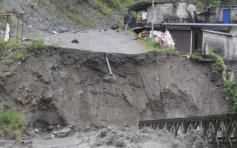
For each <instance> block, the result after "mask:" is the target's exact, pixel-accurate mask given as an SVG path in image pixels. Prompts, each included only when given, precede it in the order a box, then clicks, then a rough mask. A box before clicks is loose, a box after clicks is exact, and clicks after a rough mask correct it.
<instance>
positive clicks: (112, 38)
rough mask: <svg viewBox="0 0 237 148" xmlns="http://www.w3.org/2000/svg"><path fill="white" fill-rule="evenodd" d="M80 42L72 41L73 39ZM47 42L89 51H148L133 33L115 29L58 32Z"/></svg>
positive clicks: (136, 52)
mask: <svg viewBox="0 0 237 148" xmlns="http://www.w3.org/2000/svg"><path fill="white" fill-rule="evenodd" d="M75 39H76V40H78V41H79V43H78V44H76V43H72V40H75ZM44 40H45V41H46V43H56V44H57V45H59V46H61V47H64V48H75V49H82V50H89V51H98V52H108V53H125V54H139V53H144V52H146V51H145V50H144V49H143V47H142V46H141V45H140V44H139V43H137V42H136V41H134V40H133V37H132V35H127V34H123V33H120V32H117V31H114V30H108V31H105V30H86V31H82V32H78V33H71V32H66V33H57V34H50V35H47V36H46V37H45V38H44Z"/></svg>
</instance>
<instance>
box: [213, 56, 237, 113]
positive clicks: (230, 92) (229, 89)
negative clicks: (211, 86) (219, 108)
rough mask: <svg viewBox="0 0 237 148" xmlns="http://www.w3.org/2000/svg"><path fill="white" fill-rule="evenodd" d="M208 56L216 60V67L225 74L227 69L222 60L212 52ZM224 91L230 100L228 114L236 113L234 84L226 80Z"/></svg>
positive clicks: (236, 90) (236, 96) (236, 99)
mask: <svg viewBox="0 0 237 148" xmlns="http://www.w3.org/2000/svg"><path fill="white" fill-rule="evenodd" d="M209 55H211V56H213V57H215V58H216V61H217V63H218V65H219V66H220V68H221V70H222V72H224V73H226V70H227V67H226V65H225V62H224V59H223V58H222V57H221V56H220V55H217V54H216V53H214V52H213V51H210V53H209ZM224 91H225V94H226V96H227V97H228V99H229V100H230V109H229V112H230V113H237V87H236V82H235V81H233V82H231V81H230V80H229V79H228V78H227V79H226V81H225V82H224Z"/></svg>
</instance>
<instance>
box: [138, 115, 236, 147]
mask: <svg viewBox="0 0 237 148" xmlns="http://www.w3.org/2000/svg"><path fill="white" fill-rule="evenodd" d="M144 127H150V128H152V129H157V128H158V129H166V130H168V131H169V132H173V133H174V135H175V136H177V134H178V132H179V131H180V132H182V133H184V134H186V133H187V132H189V131H192V130H199V131H202V133H203V136H205V137H206V138H207V139H208V140H209V142H210V143H214V144H217V145H218V146H220V145H221V144H222V143H228V144H230V146H231V147H234V145H235V146H236V144H237V114H224V115H212V116H199V117H188V118H174V119H159V120H146V121H140V122H139V129H142V128H144Z"/></svg>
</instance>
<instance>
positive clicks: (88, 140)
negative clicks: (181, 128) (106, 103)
mask: <svg viewBox="0 0 237 148" xmlns="http://www.w3.org/2000/svg"><path fill="white" fill-rule="evenodd" d="M45 137H46V136H44V137H41V136H36V137H35V138H34V139H33V140H32V141H30V142H29V141H25V143H20V142H18V143H12V144H10V143H7V144H5V147H7V146H8V147H19V148H24V147H28V146H29V145H30V147H33V148H116V147H124V148H207V141H206V140H205V138H204V137H203V136H202V134H201V132H199V131H196V132H190V133H188V134H186V135H183V134H179V135H178V136H177V137H174V135H173V134H171V133H169V132H167V131H165V130H161V131H154V130H151V129H142V130H140V131H138V130H128V129H127V130H126V129H119V128H116V127H107V128H103V129H100V130H96V131H87V132H85V131H84V132H83V131H81V132H77V133H75V134H72V135H70V136H67V137H66V138H48V139H46V138H45ZM29 143H30V144H29Z"/></svg>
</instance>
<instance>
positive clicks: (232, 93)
mask: <svg viewBox="0 0 237 148" xmlns="http://www.w3.org/2000/svg"><path fill="white" fill-rule="evenodd" d="M224 91H225V93H226V95H227V97H228V98H229V100H230V109H229V112H230V113H237V86H236V82H235V81H234V82H231V81H230V80H226V81H225V83H224Z"/></svg>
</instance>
